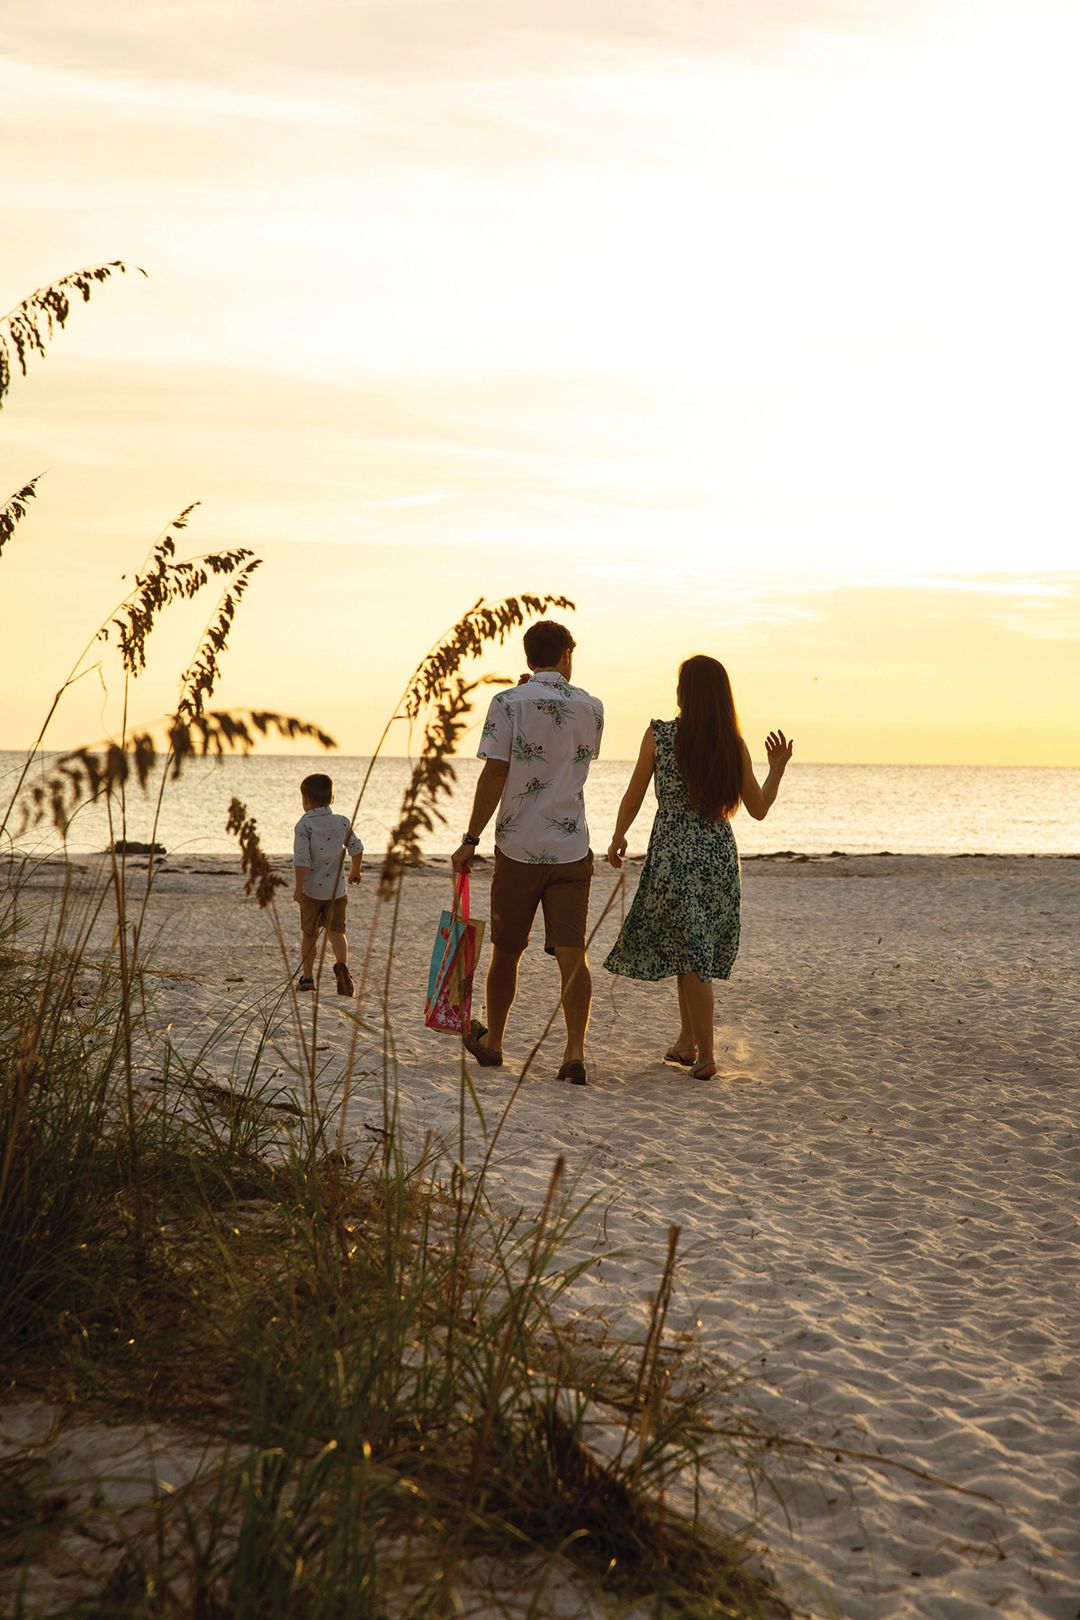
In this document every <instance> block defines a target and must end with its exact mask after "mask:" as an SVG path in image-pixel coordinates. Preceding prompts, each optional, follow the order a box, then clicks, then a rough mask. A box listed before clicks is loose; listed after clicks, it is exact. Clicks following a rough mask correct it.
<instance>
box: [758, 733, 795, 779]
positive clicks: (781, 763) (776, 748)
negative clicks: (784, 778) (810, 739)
mask: <svg viewBox="0 0 1080 1620" xmlns="http://www.w3.org/2000/svg"><path fill="white" fill-rule="evenodd" d="M794 746H795V739H794V737H792V739H791V741H790V742H788V740H787V738H786V737H785V736H784V733H783V732H782V731H770V732H769V735H768V736H767V737H766V739H765V752H766V754H767V755H768V759H769V769H770V770H773V771H782V770H785V769H786V767H787V763H788V760H789V759H790V758H791V750H792V749H793V748H794Z"/></svg>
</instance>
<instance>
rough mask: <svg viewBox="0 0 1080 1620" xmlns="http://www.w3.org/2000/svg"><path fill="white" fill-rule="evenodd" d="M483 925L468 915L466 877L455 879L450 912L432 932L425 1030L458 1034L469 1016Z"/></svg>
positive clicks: (465, 875)
mask: <svg viewBox="0 0 1080 1620" xmlns="http://www.w3.org/2000/svg"><path fill="white" fill-rule="evenodd" d="M483 938H484V925H483V923H482V922H476V921H475V920H474V919H472V918H471V917H470V916H469V874H468V872H462V873H461V874H460V875H459V877H458V880H457V888H456V890H455V892H454V907H453V910H452V911H444V912H443V914H442V916H441V917H440V918H439V926H438V929H437V930H436V933H435V947H434V949H433V950H432V953H431V967H430V969H429V970H428V986H427V1002H426V1004H425V1007H424V1023H425V1024H426V1025H427V1027H428V1029H446V1030H452V1031H454V1033H456V1034H459V1035H460V1034H461V1033H462V1032H463V1031H465V1030H467V1029H468V1027H469V1020H470V1019H471V1017H472V982H473V973H474V972H475V971H476V963H477V960H478V959H479V956H480V945H481V942H482V940H483Z"/></svg>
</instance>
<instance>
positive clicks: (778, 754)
mask: <svg viewBox="0 0 1080 1620" xmlns="http://www.w3.org/2000/svg"><path fill="white" fill-rule="evenodd" d="M794 746H795V739H794V737H793V738H792V739H791V741H790V742H789V741H788V739H787V738H786V737H785V736H784V733H783V732H782V731H770V732H769V735H768V736H767V737H766V739H765V752H766V754H767V755H768V756H769V774H768V776H767V777H766V778H765V780H764V782H761V783H759V782H758V779H757V777H756V776H755V775H754V766H753V762H752V760H751V758H750V750H749V748H747V746H746V744H745V742H744V743H743V745H742V793H741V794H740V797H741V799H742V802H743V804H744V805H745V806H746V813H747V815H750V816H753V818H754V820H755V821H764V820H765V817H766V816H767V815H768V813H769V808H770V806H771V805H772V804H773V802H774V801H775V799H776V795H777V793H778V792H779V791H780V783H781V781H782V779H783V775H784V772H785V771H786V770H787V766H788V760H789V759H790V758H791V750H792V749H793V748H794Z"/></svg>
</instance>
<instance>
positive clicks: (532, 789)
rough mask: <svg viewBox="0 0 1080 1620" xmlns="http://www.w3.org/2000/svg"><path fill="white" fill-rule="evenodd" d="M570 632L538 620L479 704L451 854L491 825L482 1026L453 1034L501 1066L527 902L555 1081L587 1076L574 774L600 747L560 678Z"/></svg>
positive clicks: (591, 701) (596, 712) (585, 892)
mask: <svg viewBox="0 0 1080 1620" xmlns="http://www.w3.org/2000/svg"><path fill="white" fill-rule="evenodd" d="M573 654H574V638H573V636H572V635H571V634H570V632H569V630H567V629H566V627H565V625H561V624H555V623H553V622H552V621H551V620H550V619H541V620H540V621H539V623H537V624H534V625H532V626H531V627H530V628H529V629H528V630H526V632H525V658H526V662H527V663H528V665H529V669H530V671H531V674H530V676H529V677H528V678H527V679H526V678H523V679H522V681H521V682H520V683H519V684H518V685H517V686H516V687H510V688H508V689H507V690H506V691H504V692H499V693H497V694H496V696H495V697H494V698H492V700H491V703H490V705H489V707H488V713H487V719H486V721H485V722H484V730H483V733H482V735H481V738H480V746H479V748H478V749H477V757H478V758H479V759H482V760H483V761H484V768H483V770H482V771H481V772H480V778H479V781H478V782H477V784H476V793H475V796H474V798H473V807H472V815H471V816H470V817H469V827H468V831H467V832H466V833H465V836H464V838H463V839H462V841H461V844H460V846H459V847H458V848H457V849H456V850H455V851H454V855H453V866H454V871H455V872H462V871H466V870H468V868H469V866H470V865H471V863H472V859H473V855H474V853H475V851H476V846H477V845H478V844H479V842H480V834H481V833H482V832H483V830H484V828H485V827H486V826H487V824H488V822H489V821H490V820H491V817H492V816H493V815H494V814H495V811H496V810H498V817H497V819H496V822H495V872H494V875H493V877H492V880H491V963H490V965H489V968H488V976H487V997H486V1000H487V1019H488V1022H487V1027H486V1028H485V1026H484V1025H483V1024H480V1023H477V1022H476V1021H475V1020H474V1021H473V1024H472V1027H471V1029H470V1030H469V1032H468V1033H467V1034H466V1035H465V1036H464V1037H463V1039H464V1042H465V1046H466V1048H467V1049H468V1051H469V1052H470V1053H471V1054H472V1056H473V1057H474V1058H475V1059H476V1061H477V1063H479V1064H481V1065H482V1066H483V1067H485V1068H488V1067H496V1066H498V1065H499V1064H501V1063H502V1060H503V1056H502V1046H503V1033H504V1031H505V1029H506V1020H507V1017H508V1015H509V1012H510V1008H511V1006H512V1005H513V1001H514V996H515V994H516V993H517V976H518V962H519V960H520V957H521V953H522V951H523V950H524V949H525V947H526V945H527V944H528V943H529V931H530V929H531V927H532V923H533V918H534V917H535V916H536V909H537V907H538V906H540V907H542V909H543V913H544V949H545V950H546V951H547V953H548V955H549V956H554V957H555V959H556V961H557V962H558V964H559V974H560V977H561V980H562V1009H563V1016H564V1018H565V1020H566V1050H565V1052H564V1053H563V1062H562V1067H561V1068H560V1070H559V1074H558V1078H559V1079H560V1080H569V1081H570V1082H571V1083H572V1084H573V1085H577V1086H583V1085H585V1084H586V1083H587V1079H588V1076H587V1072H586V1068H585V1031H586V1029H587V1028H588V1024H589V1008H590V1006H591V1004H592V980H591V978H590V977H589V964H588V961H587V960H586V957H585V923H586V918H587V915H588V909H589V888H590V885H591V883H592V870H593V858H592V851H591V850H590V848H589V828H588V824H587V822H586V820H585V778H586V777H587V776H588V774H589V766H590V765H591V764H592V762H593V760H594V759H596V757H597V755H598V754H599V752H600V737H601V734H602V732H603V729H604V706H603V704H602V703H601V702H600V701H599V699H597V698H594V697H590V695H589V693H588V692H583V691H582V689H581V688H580V687H579V686H571V685H570V673H571V666H572V663H573Z"/></svg>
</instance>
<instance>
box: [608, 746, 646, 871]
mask: <svg viewBox="0 0 1080 1620" xmlns="http://www.w3.org/2000/svg"><path fill="white" fill-rule="evenodd" d="M655 764H656V743H655V741H654V739H653V734H652V726H650V727H649V728H648V730H647V731H646V733H645V735H644V737H642V739H641V747H640V749H639V750H638V757H637V764H636V765H635V766H634V770H633V774H632V775H631V777H630V780H629V782H628V783H627V784H626V792H625V793H624V794H623V796H622V803H621V804H620V805H619V814H618V818H617V819H616V822H615V833H614V836H613V838H612V840H611V843H610V844H609V845H608V852H607V858H608V862H609V864H610V865H611V866H616V867H618V866H621V865H622V863H623V859H624V858H625V855H626V835H627V833H628V832H629V831H630V828H631V827H632V826H633V824H634V818H635V817H636V815H637V813H638V811H639V810H640V809H641V806H642V804H643V803H644V802H645V794H646V793H647V791H648V787H649V783H650V782H651V780H652V773H653V767H654V766H655Z"/></svg>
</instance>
